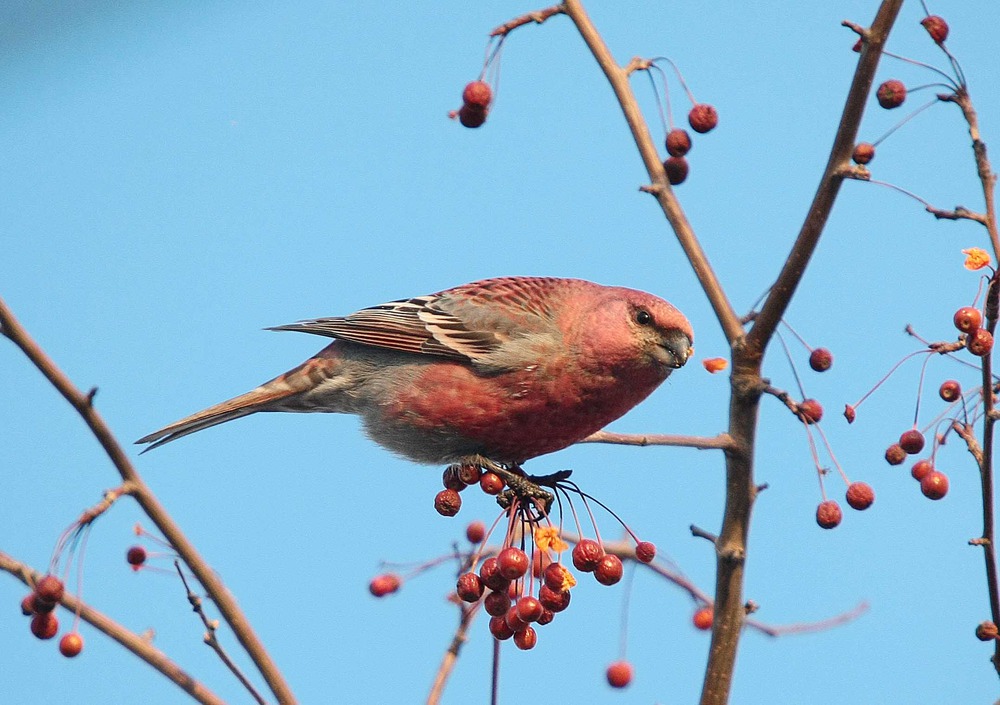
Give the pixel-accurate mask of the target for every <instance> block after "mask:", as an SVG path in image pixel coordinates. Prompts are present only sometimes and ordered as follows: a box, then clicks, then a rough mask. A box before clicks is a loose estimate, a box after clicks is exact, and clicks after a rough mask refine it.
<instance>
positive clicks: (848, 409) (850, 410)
mask: <svg viewBox="0 0 1000 705" xmlns="http://www.w3.org/2000/svg"><path fill="white" fill-rule="evenodd" d="M857 415H858V412H857V411H855V410H854V407H853V406H851V405H850V404H844V418H845V419H847V423H854V419H855V418H857Z"/></svg>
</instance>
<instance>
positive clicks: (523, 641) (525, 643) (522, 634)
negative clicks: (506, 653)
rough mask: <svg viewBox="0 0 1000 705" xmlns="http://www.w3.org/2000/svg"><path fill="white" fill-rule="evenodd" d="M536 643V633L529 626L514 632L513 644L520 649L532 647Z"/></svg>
mask: <svg viewBox="0 0 1000 705" xmlns="http://www.w3.org/2000/svg"><path fill="white" fill-rule="evenodd" d="M537 643H538V635H537V634H535V630H534V629H532V628H531V627H525V628H524V629H521V630H518V631H516V632H514V646H516V647H517V648H519V649H520V650H521V651H528V650H529V649H533V648H535V644H537Z"/></svg>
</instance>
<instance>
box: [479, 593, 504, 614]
mask: <svg viewBox="0 0 1000 705" xmlns="http://www.w3.org/2000/svg"><path fill="white" fill-rule="evenodd" d="M483 609H484V610H486V614H488V615H490V616H492V617H503V616H504V615H506V614H507V610H509V609H510V598H509V597H507V591H506V590H502V591H500V592H491V593H490V594H489V595H487V596H486V599H485V600H483Z"/></svg>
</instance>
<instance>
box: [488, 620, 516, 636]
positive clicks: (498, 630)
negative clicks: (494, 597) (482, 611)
mask: <svg viewBox="0 0 1000 705" xmlns="http://www.w3.org/2000/svg"><path fill="white" fill-rule="evenodd" d="M490 634H492V635H493V638H494V639H496V640H498V641H504V640H506V639H510V638H511V637H512V636H514V630H513V629H511V628H510V627H508V626H507V620H506V619H504V617H503V615H499V616H495V617H492V618H491V619H490Z"/></svg>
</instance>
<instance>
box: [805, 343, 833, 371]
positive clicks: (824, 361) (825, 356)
mask: <svg viewBox="0 0 1000 705" xmlns="http://www.w3.org/2000/svg"><path fill="white" fill-rule="evenodd" d="M809 366H810V367H811V368H813V369H814V370H816V371H817V372H826V371H827V370H828V369H830V368H831V367H833V353H831V352H830V351H829V350H827V349H826V348H816V349H815V350H813V351H812V352H811V353H809Z"/></svg>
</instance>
